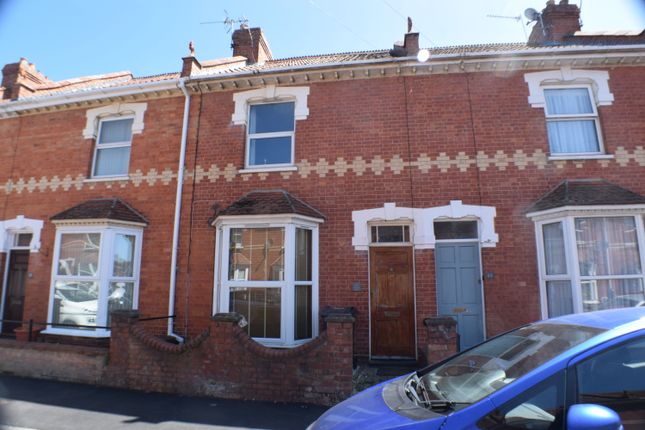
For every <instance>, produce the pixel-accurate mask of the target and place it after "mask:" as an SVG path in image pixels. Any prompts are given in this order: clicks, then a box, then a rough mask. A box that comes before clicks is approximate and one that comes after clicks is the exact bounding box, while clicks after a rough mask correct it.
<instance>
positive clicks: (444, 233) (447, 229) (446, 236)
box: [434, 221, 479, 240]
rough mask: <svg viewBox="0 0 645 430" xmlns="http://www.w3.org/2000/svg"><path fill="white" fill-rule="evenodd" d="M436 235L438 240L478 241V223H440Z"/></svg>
mask: <svg viewBox="0 0 645 430" xmlns="http://www.w3.org/2000/svg"><path fill="white" fill-rule="evenodd" d="M434 235H435V238H436V239H437V240H454V239H477V238H478V237H479V236H478V233H477V221H438V222H435V223H434Z"/></svg>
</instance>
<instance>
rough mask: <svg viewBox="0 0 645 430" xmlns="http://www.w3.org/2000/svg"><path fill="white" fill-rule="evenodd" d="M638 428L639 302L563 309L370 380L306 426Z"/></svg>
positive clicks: (643, 361)
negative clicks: (402, 371) (595, 308)
mask: <svg viewBox="0 0 645 430" xmlns="http://www.w3.org/2000/svg"><path fill="white" fill-rule="evenodd" d="M623 427H624V428H625V429H645V307H637V308H629V309H619V310H609V311H600V312H591V313H584V314H576V315H567V316H563V317H559V318H553V319H550V320H545V321H540V322H536V323H533V324H529V325H526V326H524V327H520V328H518V329H516V330H513V331H510V332H508V333H505V334H502V335H500V336H497V337H494V338H492V339H490V340H488V341H486V342H484V343H481V344H479V345H477V346H475V347H473V348H470V349H468V350H466V351H463V352H461V353H459V354H457V355H455V356H453V357H451V358H449V359H447V360H444V361H442V362H439V363H436V364H434V365H432V366H429V367H426V368H424V369H421V370H418V371H416V372H414V373H412V374H409V375H405V376H402V377H400V378H397V379H393V380H391V381H388V382H384V383H382V384H379V385H376V386H374V387H371V388H369V389H367V390H365V391H363V392H361V393H359V394H357V395H355V396H353V397H352V398H350V399H348V400H345V401H344V402H342V403H340V404H338V405H336V406H335V407H333V408H331V409H330V410H328V411H327V412H326V413H325V414H323V415H322V416H321V417H320V418H319V419H318V420H317V421H316V422H315V423H313V424H312V425H311V426H310V427H309V430H331V429H333V430H344V429H373V430H379V429H383V430H384V429H405V430H413V429H424V430H439V429H441V430H451V429H485V430H492V429H544V430H546V429H548V430H555V429H557V430H563V429H569V430H574V429H585V430H592V429H603V430H609V429H612V430H613V429H616V430H619V429H622V428H623Z"/></svg>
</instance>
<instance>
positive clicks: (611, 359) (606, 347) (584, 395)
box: [567, 330, 645, 430]
mask: <svg viewBox="0 0 645 430" xmlns="http://www.w3.org/2000/svg"><path fill="white" fill-rule="evenodd" d="M567 373H568V377H569V381H570V384H569V386H570V387H571V390H572V392H571V393H568V394H569V395H570V397H569V399H570V401H569V403H570V404H576V403H580V404H583V403H593V404H598V405H602V406H605V407H608V408H610V409H612V410H614V411H615V412H616V413H618V415H619V416H620V419H621V422H622V424H623V427H624V428H625V430H631V429H643V428H645V331H643V330H641V331H639V332H636V333H632V334H630V335H628V336H623V337H621V338H619V339H616V340H614V341H612V342H608V343H606V344H603V345H600V346H599V347H596V348H594V349H592V350H590V351H587V352H586V353H584V354H582V355H580V356H578V357H576V358H575V359H574V360H572V361H571V363H570V364H569V369H568V371H567Z"/></svg>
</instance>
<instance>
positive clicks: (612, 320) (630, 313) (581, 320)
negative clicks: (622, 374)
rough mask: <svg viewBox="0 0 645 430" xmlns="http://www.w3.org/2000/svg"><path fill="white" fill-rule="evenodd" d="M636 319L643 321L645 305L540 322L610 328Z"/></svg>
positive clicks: (572, 315) (644, 319)
mask: <svg viewBox="0 0 645 430" xmlns="http://www.w3.org/2000/svg"><path fill="white" fill-rule="evenodd" d="M638 320H643V321H645V307H643V306H639V307H633V308H622V309H611V310H606V311H597V312H586V313H580V314H571V315H564V316H561V317H557V318H552V319H549V320H547V321H541V322H543V323H553V324H572V325H580V326H588V327H596V328H601V329H605V330H611V329H615V328H618V327H620V326H623V325H626V324H629V323H632V322H634V321H638Z"/></svg>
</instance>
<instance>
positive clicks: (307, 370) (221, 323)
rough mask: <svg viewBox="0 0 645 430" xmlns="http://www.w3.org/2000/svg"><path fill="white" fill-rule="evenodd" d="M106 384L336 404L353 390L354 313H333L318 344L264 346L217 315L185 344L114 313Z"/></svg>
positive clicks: (234, 319)
mask: <svg viewBox="0 0 645 430" xmlns="http://www.w3.org/2000/svg"><path fill="white" fill-rule="evenodd" d="M112 321H113V326H112V338H111V344H110V360H109V365H108V367H107V369H106V372H105V375H104V378H103V380H104V382H105V383H106V384H109V385H115V386H119V387H125V388H133V389H137V390H149V391H160V392H167V393H179V394H186V395H204V396H213V397H219V398H232V399H248V400H266V401H282V402H301V403H316V404H323V405H331V404H334V403H336V402H338V401H340V400H342V399H344V398H346V397H348V396H349V395H350V394H351V392H352V355H353V347H352V336H353V325H354V318H353V317H351V316H350V315H334V316H330V317H328V318H327V319H326V325H327V329H326V330H325V331H323V332H322V334H321V335H320V336H319V337H318V338H316V339H314V340H313V341H311V342H309V343H307V344H304V345H301V346H299V347H297V348H294V349H271V348H265V347H263V346H261V345H260V344H258V343H257V342H255V341H253V340H252V339H251V338H250V337H249V336H248V334H247V333H246V331H245V330H243V329H242V328H240V326H239V324H238V323H239V321H240V319H239V316H238V315H235V314H218V315H216V316H215V317H214V318H213V320H212V321H211V324H210V326H209V327H208V329H207V330H205V331H204V332H202V333H201V334H200V335H198V336H196V337H195V338H193V339H192V340H190V341H189V342H187V343H186V344H184V345H174V344H170V343H167V342H165V341H163V340H160V339H159V338H158V337H155V336H153V335H151V334H150V333H149V332H147V331H146V329H145V327H144V325H142V324H141V323H139V322H138V315H137V314H136V313H135V312H122V313H115V314H113V317H112Z"/></svg>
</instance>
